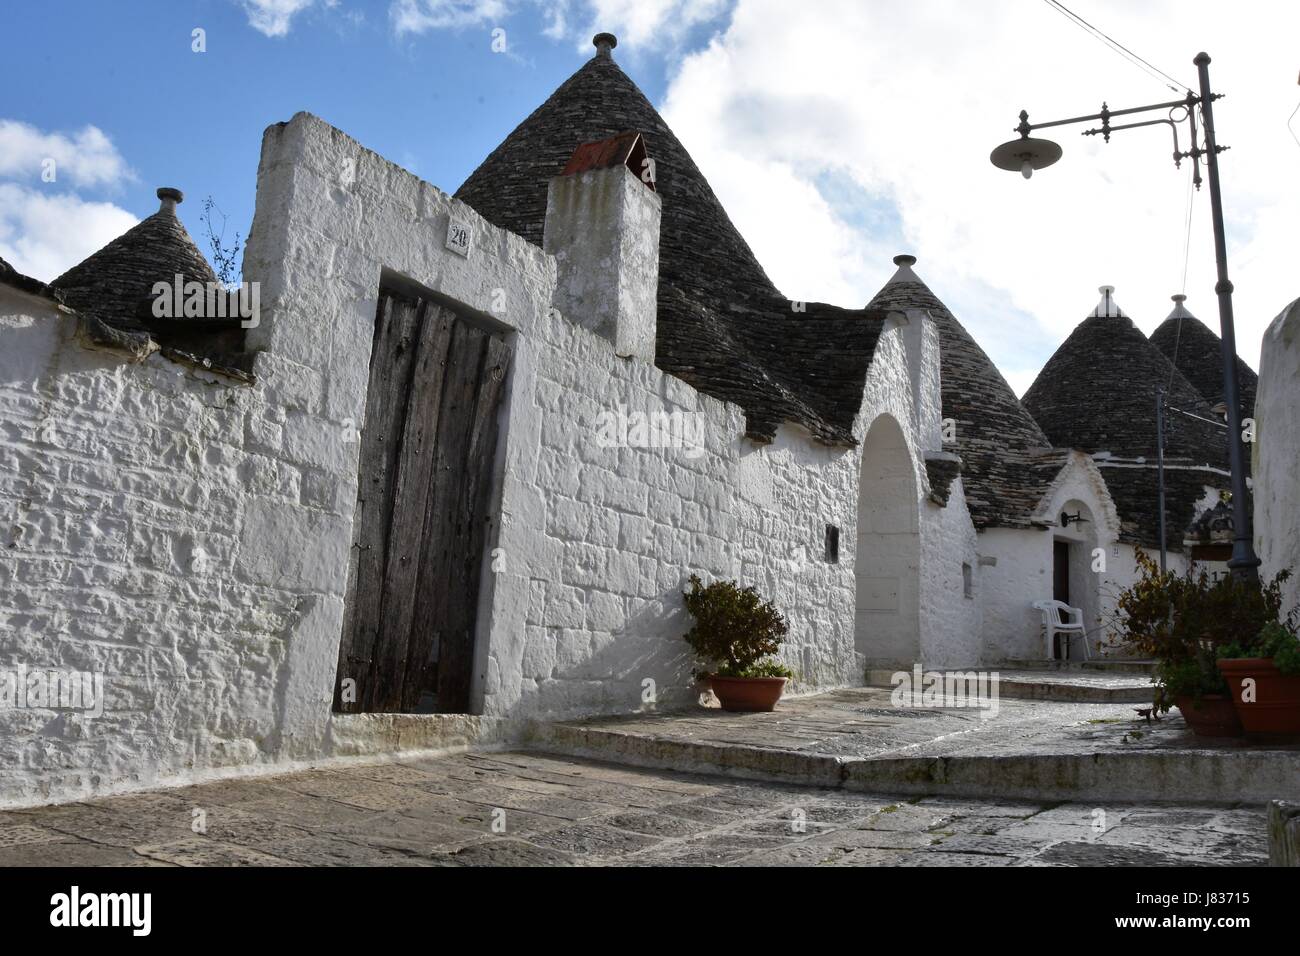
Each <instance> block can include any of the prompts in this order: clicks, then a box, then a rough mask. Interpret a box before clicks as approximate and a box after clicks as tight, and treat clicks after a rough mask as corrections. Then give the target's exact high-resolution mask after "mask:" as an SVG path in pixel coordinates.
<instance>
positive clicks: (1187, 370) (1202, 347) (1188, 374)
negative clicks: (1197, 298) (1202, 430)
mask: <svg viewBox="0 0 1300 956" xmlns="http://www.w3.org/2000/svg"><path fill="white" fill-rule="evenodd" d="M1186 299H1187V296H1185V295H1176V296H1173V300H1174V309H1173V311H1172V312H1170V313H1169V317H1168V318H1167V319H1165V320H1164V321H1163V322H1161V323H1160V326H1159V328H1157V329H1156V330H1155V331H1154V332H1152V333H1151V344H1152V345H1154V346H1155V347H1156V348H1158V349H1159V350H1160V351H1161V353H1162V354H1163V355H1164V356H1165V358H1167V359H1169V361H1171V362H1173V363H1174V365H1175V366H1176V367H1177V369H1178V371H1180V372H1181V373H1182V374H1183V377H1184V378H1186V379H1187V381H1189V382H1191V384H1192V387H1194V388H1195V389H1196V390H1197V391H1198V392H1200V394H1201V397H1202V398H1204V399H1205V401H1206V402H1207V403H1209V405H1210V406H1211V407H1213V406H1215V405H1218V404H1220V403H1222V402H1223V352H1222V351H1221V340H1220V339H1219V336H1218V335H1216V334H1215V333H1214V331H1213V330H1212V329H1211V328H1210V327H1209V326H1208V325H1206V324H1205V323H1204V322H1202V321H1201V320H1200V319H1198V318H1197V317H1196V316H1194V315H1192V313H1190V312H1188V311H1187V307H1186V306H1185V305H1183V302H1184V301H1185V300H1186ZM1237 386H1238V388H1239V390H1240V392H1241V415H1242V417H1243V418H1249V417H1251V416H1252V415H1253V414H1254V412H1255V390H1256V389H1257V388H1258V387H1259V376H1258V375H1256V374H1255V370H1254V369H1252V368H1251V367H1250V366H1249V365H1247V364H1246V363H1245V362H1243V361H1242V360H1241V358H1240V357H1238V359H1237Z"/></svg>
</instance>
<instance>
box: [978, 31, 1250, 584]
mask: <svg viewBox="0 0 1300 956" xmlns="http://www.w3.org/2000/svg"><path fill="white" fill-rule="evenodd" d="M1192 62H1193V63H1195V64H1196V68H1197V71H1198V73H1199V75H1200V87H1201V92H1200V95H1199V96H1198V95H1196V94H1195V93H1193V92H1192V91H1191V90H1188V91H1187V95H1186V96H1185V97H1183V98H1182V99H1181V100H1170V101H1169V102H1167V103H1152V104H1151V105H1149V106H1135V107H1132V108H1130V109H1123V110H1112V109H1110V108H1109V107H1107V106H1106V104H1105V103H1103V104H1102V106H1101V112H1100V113H1093V114H1091V115H1089V116H1075V117H1073V118H1071V119H1063V120H1053V121H1052V122H1050V123H1030V122H1029V114H1028V113H1026V112H1025V111H1024V110H1021V112H1020V125H1019V126H1017V127H1016V132H1017V133H1019V134H1020V138H1019V139H1013V140H1011V141H1010V142H1008V143H1003V144H1002V145H1001V146H999V147H998V148H997V149H995V150H993V152H992V154H990V156H989V159H990V160H991V161H992V163H993V165H994V166H997V167H998V168H999V169H1007V170H1013V171H1018V172H1019V173H1020V174H1021V175H1022V176H1024V177H1025V178H1026V179H1028V178H1029V177H1030V176H1031V175H1032V174H1033V171H1034V170H1035V169H1043V168H1044V167H1046V166H1050V165H1052V164H1053V163H1055V162H1056V161H1057V160H1058V159H1060V158H1061V147H1060V146H1058V145H1056V143H1053V142H1052V141H1051V140H1046V139H1035V138H1033V137H1031V136H1030V135H1029V134H1030V133H1032V132H1033V131H1034V130H1038V129H1046V128H1048V127H1050V126H1067V125H1069V124H1072V123H1088V122H1092V121H1093V120H1101V126H1100V127H1098V128H1095V129H1088V130H1084V131H1083V135H1084V136H1096V135H1097V134H1098V133H1100V134H1101V135H1102V137H1103V138H1104V139H1105V140H1106V142H1108V143H1109V142H1110V134H1111V133H1114V132H1117V131H1119V130H1122V129H1136V128H1138V127H1141V126H1157V125H1161V124H1164V125H1167V126H1168V127H1169V128H1170V129H1171V130H1172V131H1173V135H1174V154H1173V155H1174V165H1175V166H1178V167H1181V166H1182V162H1183V160H1184V159H1191V161H1192V181H1193V182H1194V183H1195V184H1196V188H1197V189H1200V188H1201V160H1202V159H1204V161H1205V169H1206V172H1207V174H1208V176H1209V180H1210V209H1211V212H1212V216H1213V220H1214V256H1215V262H1216V264H1217V266H1218V273H1219V281H1218V282H1217V284H1216V285H1215V286H1214V291H1215V294H1216V295H1218V297H1219V329H1220V346H1221V354H1222V358H1223V393H1224V400H1225V401H1226V402H1227V405H1228V464H1229V467H1230V468H1231V470H1232V523H1233V530H1234V535H1235V538H1234V540H1233V544H1232V558H1231V560H1229V561H1228V567H1229V568H1231V569H1232V573H1233V575H1234V576H1235V577H1237V578H1238V580H1251V581H1253V580H1257V579H1258V576H1259V571H1258V568H1259V558H1258V557H1257V556H1256V554H1255V543H1254V534H1253V530H1252V521H1251V515H1250V510H1249V509H1248V508H1247V507H1246V453H1245V448H1244V447H1243V445H1242V436H1241V392H1240V388H1239V387H1238V383H1237V336H1236V331H1235V329H1234V326H1233V321H1232V283H1231V282H1230V281H1229V280H1228V250H1227V244H1226V242H1225V241H1224V236H1223V198H1222V196H1221V194H1220V192H1219V153H1221V152H1223V151H1224V150H1225V149H1228V147H1227V146H1219V145H1217V144H1216V143H1215V141H1214V110H1213V106H1212V104H1213V103H1214V101H1215V100H1217V99H1222V97H1223V94H1221V93H1211V92H1210V55H1209V54H1208V53H1198V54H1197V55H1196V58H1195V59H1194V60H1193V61H1192ZM1197 107H1200V113H1201V126H1202V129H1203V132H1204V135H1205V148H1204V149H1202V148H1200V147H1198V146H1197V135H1196V108H1197ZM1157 110H1163V111H1165V112H1166V116H1165V118H1163V119H1148V120H1143V121H1140V122H1134V123H1124V124H1121V125H1119V126H1115V125H1112V124H1111V118H1112V117H1116V116H1131V115H1134V114H1137V113H1151V112H1155V111H1157ZM1180 113H1181V115H1178V114H1180ZM1183 122H1186V123H1187V125H1188V129H1189V132H1190V141H1189V143H1190V146H1189V148H1188V149H1187V150H1186V151H1184V150H1182V149H1180V148H1179V144H1178V126H1179V124H1181V123H1183Z"/></svg>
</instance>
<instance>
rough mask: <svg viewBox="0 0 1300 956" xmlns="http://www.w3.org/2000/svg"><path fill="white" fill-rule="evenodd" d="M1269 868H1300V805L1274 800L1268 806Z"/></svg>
mask: <svg viewBox="0 0 1300 956" xmlns="http://www.w3.org/2000/svg"><path fill="white" fill-rule="evenodd" d="M1268 863H1269V866H1300V803H1294V802H1289V801H1286V800H1273V801H1271V802H1270V803H1269V805H1268Z"/></svg>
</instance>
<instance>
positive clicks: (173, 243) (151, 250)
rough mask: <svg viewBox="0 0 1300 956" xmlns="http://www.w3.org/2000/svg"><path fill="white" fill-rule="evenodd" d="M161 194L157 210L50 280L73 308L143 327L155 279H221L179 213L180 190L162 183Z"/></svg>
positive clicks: (112, 323) (125, 326)
mask: <svg viewBox="0 0 1300 956" xmlns="http://www.w3.org/2000/svg"><path fill="white" fill-rule="evenodd" d="M158 198H159V199H160V200H161V205H160V207H159V209H158V211H157V212H156V213H154V214H153V215H152V216H149V217H148V218H147V219H144V220H142V221H141V222H138V223H136V225H134V226H132V227H131V228H130V229H128V230H127V231H126V232H124V233H122V235H120V236H118V237H117V238H116V239H114V240H113V241H112V242H110V243H109V244H108V245H106V246H104V248H102V249H100V250H99V251H98V252H96V253H94V254H93V255H91V256H90V257H89V258H87V259H85V260H83V261H82V262H80V263H79V264H77V265H75V266H73V267H72V268H71V269H69V270H68V271H67V272H65V273H63V275H61V276H59V277H58V278H57V279H55V280H54V281H53V282H52V283H50V285H51V286H53V287H54V288H55V289H58V290H59V291H60V292H61V293H62V294H63V298H64V300H65V301H66V302H67V304H68V305H69V306H70V307H72V308H74V309H76V310H77V311H78V312H83V313H86V314H88V315H93V316H95V317H96V318H98V319H100V320H101V321H103V322H105V323H107V324H108V325H110V326H113V327H115V328H119V329H129V330H141V329H144V328H145V323H144V321H143V315H147V312H144V313H142V310H143V309H145V308H146V307H147V303H148V301H149V300H150V299H151V298H152V295H151V293H152V291H153V286H154V283H156V282H168V283H171V282H173V281H174V277H175V276H176V275H177V274H178V273H179V274H180V275H181V276H183V281H195V282H203V283H207V282H216V281H217V276H216V273H215V272H213V271H212V266H210V265H209V264H208V260H207V259H205V258H204V257H203V254H202V253H201V252H199V250H198V248H197V247H196V246H195V245H194V241H193V240H192V239H191V238H190V234H189V233H188V232H186V230H185V227H184V226H183V225H181V222H180V220H179V219H178V218H177V217H176V203H178V202H180V201H181V198H182V197H181V193H180V190H178V189H171V188H168V187H164V188H162V189H159V190H158Z"/></svg>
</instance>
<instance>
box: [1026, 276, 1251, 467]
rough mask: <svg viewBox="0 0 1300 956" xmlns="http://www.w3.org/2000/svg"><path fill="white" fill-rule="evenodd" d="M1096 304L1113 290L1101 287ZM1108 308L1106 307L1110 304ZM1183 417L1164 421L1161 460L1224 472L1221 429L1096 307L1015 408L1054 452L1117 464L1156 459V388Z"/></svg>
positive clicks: (1112, 314)
mask: <svg viewBox="0 0 1300 956" xmlns="http://www.w3.org/2000/svg"><path fill="white" fill-rule="evenodd" d="M1102 289H1103V292H1102V295H1103V302H1105V301H1106V297H1108V296H1109V295H1110V294H1111V293H1112V292H1113V290H1112V289H1111V288H1110V287H1109V286H1103V287H1102ZM1111 301H1112V304H1113V300H1111ZM1160 386H1163V387H1164V388H1165V395H1166V401H1167V402H1168V403H1169V404H1170V405H1172V406H1173V407H1174V408H1177V409H1181V410H1182V411H1183V412H1187V413H1190V414H1192V415H1196V416H1199V417H1200V418H1203V419H1207V421H1198V420H1196V419H1193V418H1189V417H1187V416H1186V415H1181V414H1177V413H1171V414H1170V415H1168V416H1166V418H1167V420H1166V423H1165V425H1166V427H1165V456H1166V457H1167V458H1181V459H1186V460H1187V461H1189V462H1190V463H1192V464H1198V465H1202V464H1211V465H1214V466H1215V467H1224V465H1225V463H1226V462H1225V456H1226V452H1225V450H1224V449H1225V443H1224V438H1223V434H1222V429H1220V428H1217V427H1216V426H1215V425H1214V424H1212V422H1213V421H1214V420H1215V418H1216V416H1215V414H1214V411H1213V409H1211V408H1210V406H1209V405H1208V404H1207V403H1206V401H1205V399H1204V398H1202V397H1201V394H1200V392H1198V391H1197V390H1196V389H1195V388H1194V387H1192V385H1191V383H1190V382H1188V381H1187V379H1186V378H1184V377H1183V375H1182V373H1181V372H1179V371H1178V370H1177V369H1176V368H1174V367H1173V365H1172V364H1171V363H1170V361H1169V360H1168V359H1167V358H1165V356H1164V354H1163V353H1162V352H1161V351H1160V350H1159V349H1158V348H1156V347H1155V346H1154V345H1152V344H1151V342H1150V341H1148V340H1147V337H1146V336H1145V335H1143V334H1142V332H1141V330H1140V329H1138V327H1137V326H1136V325H1134V324H1133V320H1132V319H1130V318H1129V317H1128V316H1127V315H1125V314H1124V313H1123V311H1122V310H1121V309H1119V308H1118V307H1114V308H1113V309H1111V310H1110V311H1109V313H1108V314H1107V312H1106V311H1105V310H1104V309H1103V308H1102V307H1101V306H1099V307H1098V308H1097V309H1094V310H1093V314H1092V315H1090V316H1089V317H1088V318H1086V319H1084V321H1083V322H1081V323H1079V325H1078V326H1077V327H1076V328H1075V330H1074V331H1073V332H1071V333H1070V337H1069V338H1067V339H1066V340H1065V342H1063V343H1062V344H1061V347H1060V348H1058V349H1057V350H1056V352H1055V353H1054V354H1053V355H1052V357H1051V358H1050V359H1048V361H1047V364H1046V365H1045V366H1043V370H1042V371H1041V372H1039V373H1038V377H1037V378H1036V379H1034V384H1033V385H1031V386H1030V387H1029V391H1027V392H1025V397H1024V399H1023V403H1024V406H1025V408H1026V409H1028V411H1029V413H1030V414H1031V415H1033V416H1034V420H1035V421H1036V422H1038V424H1039V425H1040V426H1042V429H1043V432H1044V433H1045V434H1046V435H1047V437H1048V438H1049V439H1050V440H1051V441H1052V443H1053V444H1054V445H1058V446H1061V447H1066V448H1077V449H1079V450H1080V451H1085V452H1088V453H1089V454H1095V453H1097V452H1106V451H1108V452H1111V453H1112V454H1113V455H1116V456H1120V457H1125V458H1149V459H1151V460H1152V461H1154V460H1155V457H1156V410H1155V409H1156V406H1155V401H1156V388H1157V387H1160Z"/></svg>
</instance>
